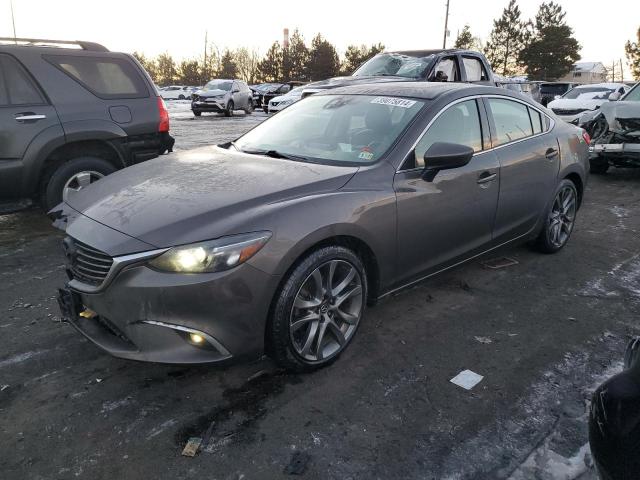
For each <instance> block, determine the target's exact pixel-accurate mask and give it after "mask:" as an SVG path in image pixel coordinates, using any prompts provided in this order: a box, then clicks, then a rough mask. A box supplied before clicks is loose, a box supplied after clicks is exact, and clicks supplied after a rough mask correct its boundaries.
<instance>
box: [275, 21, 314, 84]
mask: <svg viewBox="0 0 640 480" xmlns="http://www.w3.org/2000/svg"><path fill="white" fill-rule="evenodd" d="M308 63H309V49H308V48H307V46H306V44H305V43H304V37H303V36H302V35H301V34H300V32H299V31H298V29H297V28H296V29H295V30H294V32H293V35H291V38H290V39H289V47H288V48H286V49H283V51H282V76H283V80H284V81H289V80H299V81H304V80H306V78H307V64H308Z"/></svg>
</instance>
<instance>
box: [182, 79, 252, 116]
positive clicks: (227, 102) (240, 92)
mask: <svg viewBox="0 0 640 480" xmlns="http://www.w3.org/2000/svg"><path fill="white" fill-rule="evenodd" d="M252 97H253V94H252V92H251V90H250V89H249V86H248V85H247V84H246V83H245V82H244V81H242V80H211V81H210V82H208V83H207V84H206V85H205V86H204V87H203V88H202V89H201V90H198V91H197V92H195V93H193V94H192V96H191V111H192V112H193V114H194V115H195V116H196V117H199V116H200V115H202V112H214V113H223V114H224V115H225V116H226V117H230V116H232V115H233V112H234V111H235V110H244V111H245V113H247V114H249V113H251V112H253V98H252Z"/></svg>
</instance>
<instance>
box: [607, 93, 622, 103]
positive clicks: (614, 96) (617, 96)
mask: <svg viewBox="0 0 640 480" xmlns="http://www.w3.org/2000/svg"><path fill="white" fill-rule="evenodd" d="M621 96H622V94H621V93H620V92H613V93H611V94H610V95H609V101H610V102H617V101H618V100H620V97H621Z"/></svg>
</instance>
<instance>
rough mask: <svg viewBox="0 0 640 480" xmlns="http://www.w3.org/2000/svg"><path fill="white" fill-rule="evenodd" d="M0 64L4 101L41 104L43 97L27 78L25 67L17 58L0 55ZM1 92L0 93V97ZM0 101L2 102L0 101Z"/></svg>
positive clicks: (12, 103)
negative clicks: (2, 76)
mask: <svg viewBox="0 0 640 480" xmlns="http://www.w3.org/2000/svg"><path fill="white" fill-rule="evenodd" d="M0 64H1V66H2V72H3V73H4V83H5V89H6V90H5V95H6V96H7V97H8V98H7V99H6V100H7V101H6V102H4V103H9V104H11V105H38V104H43V103H45V102H44V99H43V98H42V95H40V92H39V91H38V89H37V88H36V86H35V85H34V84H33V82H32V81H31V78H29V75H28V74H27V72H26V71H25V69H24V68H23V67H22V65H20V64H19V63H18V61H17V60H15V59H13V58H11V57H10V56H8V55H2V56H0ZM1 97H2V93H0V98H1ZM0 103H3V102H1V101H0Z"/></svg>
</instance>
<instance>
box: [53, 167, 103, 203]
mask: <svg viewBox="0 0 640 480" xmlns="http://www.w3.org/2000/svg"><path fill="white" fill-rule="evenodd" d="M103 177H104V175H103V174H102V173H100V172H96V171H94V170H90V171H83V172H78V173H76V174H75V175H73V176H72V177H71V178H70V179H69V180H67V183H65V184H64V188H63V189H62V200H63V201H66V200H67V198H68V196H69V194H70V193H71V192H72V191H74V192H77V191H80V190H82V189H83V188H84V187H86V186H88V185H91V184H92V183H94V182H97V181H98V180H100V179H101V178H103Z"/></svg>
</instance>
